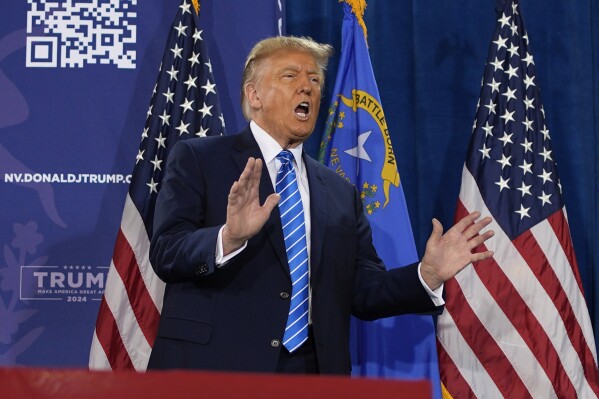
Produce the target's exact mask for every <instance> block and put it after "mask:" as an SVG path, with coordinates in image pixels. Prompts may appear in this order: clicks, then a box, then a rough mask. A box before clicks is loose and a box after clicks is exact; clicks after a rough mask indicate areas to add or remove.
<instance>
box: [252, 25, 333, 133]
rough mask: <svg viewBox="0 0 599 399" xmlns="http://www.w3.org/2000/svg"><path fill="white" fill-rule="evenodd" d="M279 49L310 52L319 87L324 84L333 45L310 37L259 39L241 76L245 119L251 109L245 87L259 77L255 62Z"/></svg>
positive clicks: (258, 69)
mask: <svg viewBox="0 0 599 399" xmlns="http://www.w3.org/2000/svg"><path fill="white" fill-rule="evenodd" d="M280 50H295V51H299V52H303V53H308V54H311V55H312V56H313V57H314V59H315V61H316V65H317V66H318V69H319V71H320V75H321V76H320V77H321V79H320V82H321V83H320V87H321V88H322V87H323V86H324V73H325V71H326V68H327V64H328V62H329V57H330V56H331V55H332V54H333V47H332V46H331V45H329V44H321V43H318V42H315V41H314V40H312V38H310V37H296V36H275V37H269V38H267V39H264V40H261V41H259V42H258V43H256V45H255V46H254V48H253V49H252V51H250V53H249V55H248V57H247V59H246V61H245V67H244V69H243V75H242V76H241V109H242V111H243V116H244V117H245V119H246V120H248V121H249V120H250V119H251V113H252V109H251V108H250V105H249V104H248V102H247V100H246V98H245V87H246V86H247V85H248V84H250V83H256V82H257V81H258V80H259V79H260V72H261V71H260V68H259V67H257V64H258V63H259V61H260V60H263V59H265V58H268V57H270V56H271V55H273V54H274V53H276V52H277V51H280Z"/></svg>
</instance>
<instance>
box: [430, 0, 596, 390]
mask: <svg viewBox="0 0 599 399" xmlns="http://www.w3.org/2000/svg"><path fill="white" fill-rule="evenodd" d="M500 3H503V4H501V5H499V6H498V10H497V11H498V21H497V26H496V30H495V33H494V36H493V39H492V42H491V44H490V50H489V57H488V61H487V64H486V66H485V72H484V78H483V82H482V87H481V92H480V100H479V104H478V108H477V112H476V119H475V121H474V127H473V129H474V130H473V134H472V138H471V141H470V148H469V150H468V156H467V159H466V163H465V165H464V168H463V172H462V186H461V191H460V196H459V201H458V206H457V211H456V220H458V219H460V218H462V217H463V216H464V215H466V214H468V213H469V212H472V211H474V210H479V211H481V212H482V215H483V216H491V217H492V218H493V224H492V225H491V227H490V228H492V229H493V230H494V231H495V236H494V237H493V238H492V239H490V240H488V241H487V242H486V244H485V246H486V248H488V249H490V250H492V251H494V256H493V257H492V258H491V259H488V260H485V261H482V262H478V263H476V264H474V265H471V266H468V267H467V268H466V269H465V270H464V271H462V272H461V273H459V274H458V275H457V276H456V277H455V278H454V279H452V280H450V281H448V282H447V283H446V285H445V292H446V307H445V311H444V313H443V314H442V315H441V316H440V317H439V320H438V325H437V327H438V331H437V338H438V343H439V345H438V352H439V366H440V372H441V380H442V383H443V390H444V395H446V396H444V397H447V398H451V397H453V398H472V397H479V398H500V397H506V398H528V397H534V398H575V397H580V398H594V397H597V395H598V393H599V377H598V371H597V357H596V349H595V342H594V338H593V331H592V326H591V322H590V318H589V312H588V309H587V307H586V303H585V300H584V296H583V289H582V284H581V280H580V275H579V273H578V267H577V264H576V258H575V255H574V248H573V246H572V241H571V239H570V232H569V226H568V220H567V214H566V209H565V206H564V202H563V198H562V186H561V183H560V181H559V178H558V173H557V166H556V163H555V156H554V153H553V151H552V147H551V141H550V134H549V129H548V127H547V124H546V120H545V112H544V110H543V105H542V103H541V96H540V92H539V87H538V81H537V78H536V74H535V63H534V59H533V56H532V53H531V50H530V44H529V38H528V36H527V34H526V30H525V29H524V25H523V22H522V17H521V14H520V9H519V5H518V1H517V0H512V1H503V2H500Z"/></svg>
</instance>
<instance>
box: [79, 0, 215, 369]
mask: <svg viewBox="0 0 599 399" xmlns="http://www.w3.org/2000/svg"><path fill="white" fill-rule="evenodd" d="M198 13H199V3H198V2H197V0H192V1H191V3H190V2H189V1H188V0H182V1H181V5H180V6H179V10H178V13H177V15H176V17H175V19H174V21H173V25H172V27H171V30H170V32H169V35H168V39H167V43H166V48H165V50H164V55H163V58H162V64H161V66H160V70H159V73H158V79H157V82H156V86H155V87H154V92H153V94H152V99H151V101H150V107H149V109H148V112H147V118H146V123H145V128H144V130H143V132H142V134H141V142H140V145H139V150H138V153H137V156H136V159H135V168H134V169H133V174H132V178H131V183H130V185H129V192H128V195H127V198H126V200H125V207H124V209H123V217H122V220H121V226H120V229H119V232H118V234H117V239H116V244H115V248H114V253H113V255H112V263H111V265H110V269H109V271H108V276H107V279H106V285H105V290H104V297H103V298H102V302H101V304H100V310H99V312H98V319H97V321H96V329H95V331H94V336H93V340H92V346H91V350H90V358H89V368H90V369H104V370H110V369H112V370H117V369H135V370H145V369H146V367H147V365H148V360H149V358H150V353H151V350H152V346H153V344H154V339H155V337H156V333H157V331H158V322H159V319H160V312H161V310H162V298H163V295H164V289H165V285H164V283H163V282H162V281H160V280H159V278H158V276H157V275H156V274H155V273H154V270H153V268H152V265H151V264H150V260H149V254H150V241H151V238H150V237H151V234H152V228H153V221H154V206H155V203H156V197H157V195H158V192H159V191H160V188H161V184H162V178H163V175H164V165H166V162H167V158H168V154H169V152H170V149H171V148H172V147H173V145H174V144H175V143H177V142H178V141H179V140H187V139H189V138H192V137H203V136H212V135H220V134H223V133H224V118H223V115H222V113H221V111H220V103H219V100H218V95H217V92H216V84H215V83H214V77H213V75H212V64H211V63H210V58H209V56H208V50H207V48H206V45H205V43H204V39H203V38H202V33H204V31H203V30H200V29H199V21H198Z"/></svg>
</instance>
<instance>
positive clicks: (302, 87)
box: [299, 76, 312, 94]
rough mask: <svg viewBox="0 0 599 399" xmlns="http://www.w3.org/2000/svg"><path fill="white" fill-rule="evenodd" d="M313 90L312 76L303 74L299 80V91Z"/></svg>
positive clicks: (307, 92)
mask: <svg viewBox="0 0 599 399" xmlns="http://www.w3.org/2000/svg"><path fill="white" fill-rule="evenodd" d="M311 91H312V85H311V84H310V78H309V77H308V76H302V77H301V78H300V80H299V92H300V93H306V94H310V92H311Z"/></svg>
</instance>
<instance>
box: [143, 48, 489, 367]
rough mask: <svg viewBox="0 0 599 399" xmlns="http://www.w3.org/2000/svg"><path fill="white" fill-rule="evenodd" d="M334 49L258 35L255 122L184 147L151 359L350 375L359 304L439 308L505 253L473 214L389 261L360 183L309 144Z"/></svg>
mask: <svg viewBox="0 0 599 399" xmlns="http://www.w3.org/2000/svg"><path fill="white" fill-rule="evenodd" d="M330 53H331V48H330V46H328V45H322V44H319V43H316V42H314V41H312V40H310V39H305V38H293V37H276V38H270V39H266V40H264V41H262V42H260V43H258V44H257V45H256V46H255V47H254V49H253V50H252V51H251V53H250V55H249V56H248V60H247V62H246V66H245V70H244V74H243V79H242V107H243V110H244V115H245V116H246V118H247V119H248V120H249V121H250V124H249V126H248V128H247V129H246V130H245V131H243V132H241V133H239V134H238V135H235V136H222V137H209V138H201V139H192V140H186V141H182V142H180V143H178V144H177V145H176V146H175V147H174V148H173V152H172V153H171V154H170V158H169V161H168V166H167V169H166V175H165V178H164V180H163V187H162V189H161V191H160V193H159V196H158V200H157V203H156V212H155V220H154V235H153V239H152V246H151V261H152V264H153V266H154V268H155V270H156V273H157V274H158V275H159V276H160V278H161V279H163V280H164V281H165V282H166V283H167V286H166V291H165V295H164V306H163V309H162V315H161V320H160V327H159V331H158V336H157V338H156V342H155V344H154V347H153V350H152V354H151V357H150V362H149V366H148V367H149V368H195V369H210V370H236V371H263V372H284V373H322V374H349V373H350V355H349V324H350V315H351V314H353V315H355V316H357V317H359V318H362V319H366V320H371V319H376V318H381V317H387V316H392V315H397V314H401V313H407V312H417V313H419V312H431V311H435V310H437V309H438V307H439V306H440V305H442V304H443V300H442V298H441V292H440V291H441V290H442V284H443V282H444V281H446V280H447V279H449V278H451V277H453V276H454V275H455V274H456V273H457V272H459V271H460V270H461V269H462V268H463V267H464V266H465V265H467V264H468V263H470V262H473V261H478V260H482V259H485V258H487V257H489V256H491V253H490V252H482V253H473V252H472V251H473V249H474V248H476V247H477V246H478V245H480V244H481V243H483V242H484V241H485V240H486V239H488V238H489V237H491V236H492V234H493V233H492V232H491V231H487V232H485V233H481V234H479V232H480V231H481V230H482V229H483V228H484V227H485V226H487V225H488V224H489V223H490V219H488V218H485V219H482V220H480V221H478V222H477V221H476V219H477V218H478V217H479V214H478V213H473V214H471V215H469V216H467V217H465V218H464V219H463V220H461V221H459V222H458V223H457V224H456V225H455V226H454V227H453V228H451V229H450V230H449V231H448V232H447V233H445V234H442V233H443V228H442V227H441V225H440V223H439V222H438V221H437V220H433V233H432V235H431V238H430V239H429V241H428V243H427V248H426V252H425V254H424V257H423V259H422V261H421V262H420V263H417V264H414V265H411V266H407V267H403V268H398V269H392V270H389V271H387V270H386V269H385V266H384V265H383V263H382V261H381V260H380V259H379V257H378V256H377V253H376V251H375V248H374V247H373V245H372V237H371V230H370V226H369V224H368V220H367V218H366V217H365V215H364V213H363V212H362V203H361V200H360V197H359V195H358V192H357V190H356V188H355V187H354V186H353V185H351V184H349V183H348V182H346V181H345V180H343V179H341V178H340V177H339V176H337V175H336V174H335V173H334V172H333V171H331V170H329V169H328V168H327V167H325V166H323V165H321V164H320V163H318V162H316V161H315V160H313V159H312V158H310V157H309V156H308V155H306V154H305V153H304V152H303V150H302V143H303V142H304V141H305V140H306V139H307V138H308V137H309V136H310V134H311V133H312V131H313V130H314V125H315V123H316V119H317V115H318V108H319V105H320V100H321V89H322V86H323V78H324V69H325V67H326V63H327V60H328V57H329V56H330ZM282 150H287V151H284V152H283V153H282ZM282 154H286V155H285V156H283V155H282ZM289 160H291V161H289ZM285 168H289V169H285ZM263 169H266V171H267V173H262V172H263ZM285 170H286V171H285ZM287 174H290V175H291V176H292V180H289V183H287V182H285V179H287V177H283V175H287ZM283 186H285V187H294V189H293V190H294V191H293V193H294V194H293V199H289V201H294V203H295V204H297V207H295V205H294V207H295V209H296V210H297V209H299V212H298V213H297V215H295V214H294V216H293V217H289V216H288V215H290V214H291V212H292V210H288V208H287V207H288V206H289V205H288V204H289V202H288V197H287V193H286V192H285V189H284V188H282V187H283ZM275 189H276V193H275ZM279 202H280V203H279ZM293 212H295V211H293ZM282 220H283V223H282ZM297 221H300V222H297ZM294 223H298V224H297V227H295V226H294V227H293V232H289V233H288V231H289V225H293V224H294ZM298 232H299V233H298ZM295 234H297V239H296V238H295ZM284 235H285V237H284ZM289 237H293V238H289ZM290 241H293V243H291V242H290ZM293 248H300V249H299V250H297V251H296V252H293V251H294V249H293ZM302 258H304V260H300V261H298V259H302ZM296 264H297V266H296ZM290 267H291V269H292V270H291V271H290ZM297 270H300V272H299V273H297V272H296V271H297ZM302 270H305V272H303V271H302ZM294 274H301V276H299V277H298V276H295V275H294ZM298 298H299V299H298Z"/></svg>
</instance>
